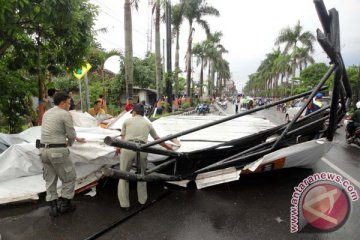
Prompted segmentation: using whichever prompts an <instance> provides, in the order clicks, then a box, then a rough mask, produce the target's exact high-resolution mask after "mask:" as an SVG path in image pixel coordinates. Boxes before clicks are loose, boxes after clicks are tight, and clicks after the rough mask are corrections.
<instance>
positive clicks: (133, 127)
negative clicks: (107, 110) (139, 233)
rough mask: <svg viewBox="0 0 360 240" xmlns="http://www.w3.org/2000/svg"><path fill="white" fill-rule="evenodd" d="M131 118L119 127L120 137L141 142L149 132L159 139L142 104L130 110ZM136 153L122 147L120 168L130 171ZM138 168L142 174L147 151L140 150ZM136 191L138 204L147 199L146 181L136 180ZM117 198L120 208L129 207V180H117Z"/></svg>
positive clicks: (144, 141) (143, 141)
mask: <svg viewBox="0 0 360 240" xmlns="http://www.w3.org/2000/svg"><path fill="white" fill-rule="evenodd" d="M131 114H132V118H129V119H127V120H125V122H124V124H123V126H122V128H121V139H125V140H127V141H132V142H137V143H143V144H145V143H146V142H147V139H148V136H149V134H150V135H151V136H152V137H153V138H154V139H155V140H156V139H159V136H158V135H157V133H156V132H155V129H154V128H153V126H152V125H151V123H150V122H149V121H147V120H146V119H145V118H144V117H143V116H144V106H143V105H142V104H137V105H136V106H135V107H134V109H133V110H132V111H131ZM160 145H161V146H162V147H164V148H166V149H167V150H172V148H171V146H170V145H168V144H166V143H164V142H163V143H160ZM119 152H120V149H118V150H117V153H119ZM136 155H137V153H136V152H135V151H132V150H128V149H122V150H121V155H120V170H122V171H127V172H128V171H130V168H131V165H132V163H133V161H134V160H135V159H136ZM139 155H140V165H141V166H140V169H141V173H142V174H143V173H144V172H145V170H146V164H147V153H144V152H140V154H139ZM137 193H138V201H139V203H140V204H145V202H146V200H147V189H146V182H137ZM118 198H119V201H120V206H121V207H122V208H125V209H128V208H129V207H130V200H129V182H128V181H126V180H123V179H120V180H119V185H118Z"/></svg>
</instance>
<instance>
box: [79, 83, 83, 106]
mask: <svg viewBox="0 0 360 240" xmlns="http://www.w3.org/2000/svg"><path fill="white" fill-rule="evenodd" d="M78 81H79V91H80V106H81V111H83V101H82V92H81V79H79V80H78Z"/></svg>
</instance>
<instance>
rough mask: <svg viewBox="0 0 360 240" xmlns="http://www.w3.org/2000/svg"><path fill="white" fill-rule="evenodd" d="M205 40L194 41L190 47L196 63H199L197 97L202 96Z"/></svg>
mask: <svg viewBox="0 0 360 240" xmlns="http://www.w3.org/2000/svg"><path fill="white" fill-rule="evenodd" d="M207 45H208V44H207V41H203V42H201V43H196V44H195V45H194V47H193V49H192V53H193V54H194V55H195V56H196V57H197V65H199V64H200V81H199V88H200V92H199V97H200V98H201V97H202V96H203V85H204V61H205V57H206V49H207V47H208V46H207Z"/></svg>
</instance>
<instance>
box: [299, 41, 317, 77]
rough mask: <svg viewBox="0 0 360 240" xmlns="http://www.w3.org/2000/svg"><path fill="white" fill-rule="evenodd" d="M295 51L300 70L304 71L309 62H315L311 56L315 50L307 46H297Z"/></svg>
mask: <svg viewBox="0 0 360 240" xmlns="http://www.w3.org/2000/svg"><path fill="white" fill-rule="evenodd" d="M294 52H295V58H296V60H297V65H298V67H299V69H300V72H301V71H302V69H303V67H304V69H305V68H306V67H307V65H308V63H314V62H315V60H314V58H313V57H312V56H311V53H313V51H311V50H309V49H308V48H306V47H303V48H296V49H295V51H294Z"/></svg>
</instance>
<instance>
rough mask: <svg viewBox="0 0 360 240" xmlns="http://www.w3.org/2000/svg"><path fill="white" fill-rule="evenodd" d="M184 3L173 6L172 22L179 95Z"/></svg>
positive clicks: (175, 75)
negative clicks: (181, 29) (180, 42)
mask: <svg viewBox="0 0 360 240" xmlns="http://www.w3.org/2000/svg"><path fill="white" fill-rule="evenodd" d="M183 6H184V5H183V4H180V3H179V4H176V5H174V6H173V7H172V8H171V24H172V25H173V35H175V37H176V50H175V72H174V82H175V96H179V73H180V68H179V49H180V46H179V37H180V26H181V24H182V20H183Z"/></svg>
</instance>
